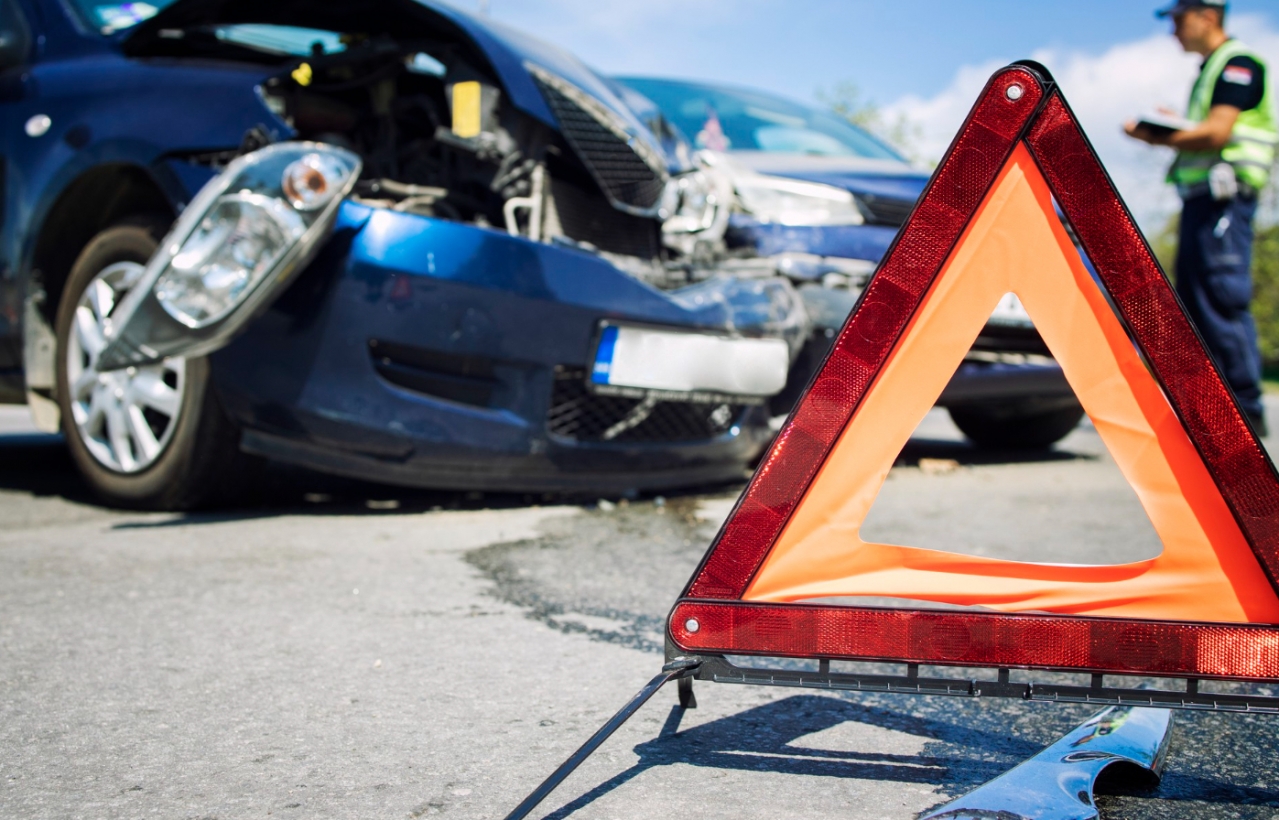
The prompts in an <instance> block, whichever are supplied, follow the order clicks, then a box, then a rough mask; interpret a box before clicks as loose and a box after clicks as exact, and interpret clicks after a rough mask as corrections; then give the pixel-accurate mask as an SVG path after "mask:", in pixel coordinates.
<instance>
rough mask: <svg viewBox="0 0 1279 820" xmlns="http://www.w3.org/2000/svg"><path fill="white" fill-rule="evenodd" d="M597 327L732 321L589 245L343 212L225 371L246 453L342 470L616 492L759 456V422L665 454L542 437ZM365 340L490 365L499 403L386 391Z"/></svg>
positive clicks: (230, 351)
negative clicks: (559, 373) (561, 384)
mask: <svg viewBox="0 0 1279 820" xmlns="http://www.w3.org/2000/svg"><path fill="white" fill-rule="evenodd" d="M602 318H609V319H624V320H629V321H633V322H644V323H649V324H660V325H669V326H684V327H699V326H700V327H708V328H716V327H722V326H723V321H724V317H723V315H722V314H721V313H720V312H719V309H718V308H716V307H712V308H706V309H704V310H700V311H690V310H686V309H684V308H681V307H679V306H677V305H676V304H675V303H674V302H672V301H671V300H670V299H669V298H667V297H666V296H664V295H663V294H661V293H660V292H658V291H655V290H653V289H652V288H649V287H648V286H646V285H644V284H642V283H640V282H638V281H636V280H634V279H631V278H630V277H628V276H626V275H625V274H623V273H621V272H620V271H618V270H617V269H616V268H613V267H612V266H611V265H609V264H607V263H605V262H603V261H601V260H600V259H598V258H597V257H594V256H592V255H590V254H587V253H584V252H581V251H577V250H573V249H568V248H558V247H555V246H551V245H545V244H539V243H534V242H530V241H528V240H525V239H522V238H518V237H510V236H507V235H505V234H502V233H498V232H496V231H492V230H489V229H484V228H477V227H473V226H469V225H461V224H457V223H451V222H445V221H442V220H436V219H430V218H426V217H420V216H413V215H410V214H399V213H394V212H391V211H386V210H380V209H379V210H374V209H369V208H365V207H362V206H359V205H354V204H351V203H347V204H345V205H344V206H343V210H342V213H341V216H340V220H339V224H338V226H337V229H336V232H335V236H334V240H333V241H332V242H331V243H330V247H329V248H327V249H326V251H324V252H323V253H322V255H321V257H320V259H318V260H317V261H316V263H314V264H313V265H312V266H311V268H309V269H308V270H307V272H306V273H305V274H304V275H303V277H302V278H301V279H300V280H299V281H298V282H297V283H295V284H294V285H293V286H292V287H291V288H290V290H289V292H287V293H286V294H285V295H284V296H283V297H281V298H280V300H279V301H278V302H277V303H276V304H275V305H274V306H273V307H272V308H271V310H270V311H269V312H268V313H267V314H266V315H265V316H263V317H262V318H261V319H259V320H258V321H257V322H255V323H254V324H253V325H252V326H251V328H250V330H249V331H248V332H247V333H246V334H245V335H244V336H242V337H241V338H240V339H238V340H236V341H235V342H234V343H232V344H231V345H230V346H229V347H227V348H226V349H224V350H222V351H219V352H218V353H216V354H214V356H213V360H214V363H215V365H216V368H215V373H216V374H217V378H218V384H219V392H220V394H221V395H222V396H224V397H225V401H226V404H227V407H228V409H229V410H230V411H231V412H232V413H233V414H234V415H235V416H236V418H237V420H239V421H240V422H241V423H242V424H244V425H245V426H246V427H247V428H248V429H249V430H250V431H251V432H250V434H249V435H248V436H247V438H246V441H247V443H248V445H249V447H250V448H251V449H253V450H255V451H257V452H260V453H263V454H265V455H271V456H276V457H280V458H284V459H287V460H291V461H294V462H301V463H306V464H311V465H313V466H317V467H321V468H323V469H326V470H328V471H330V472H339V473H344V474H348V475H353V476H356V477H363V478H376V479H377V480H381V481H399V482H403V483H410V484H431V483H438V484H440V485H441V486H452V487H485V486H493V485H494V484H495V483H497V484H500V485H501V486H502V487H504V488H507V489H526V490H535V489H539V488H541V489H545V488H546V487H547V486H548V482H552V483H553V484H554V486H557V487H560V488H568V489H582V490H586V489H592V488H596V487H598V486H599V484H598V483H597V482H600V481H605V482H607V481H610V480H611V481H613V482H614V483H615V484H620V485H621V486H626V487H636V488H643V487H646V486H665V485H668V484H670V483H672V479H673V478H674V477H675V476H676V475H678V474H679V473H680V471H693V472H694V473H699V472H700V474H701V475H702V477H703V478H704V479H706V480H714V479H721V480H722V479H724V478H728V477H736V476H737V475H740V467H738V468H736V469H735V470H734V469H733V468H731V467H730V466H729V465H731V464H733V463H738V464H740V462H741V460H743V459H745V458H748V457H749V456H750V455H751V454H752V453H753V452H754V451H755V450H757V449H758V448H759V447H760V446H761V444H762V443H763V442H764V440H765V436H764V434H763V433H762V428H760V426H759V425H754V426H751V425H744V426H743V425H739V426H737V427H736V428H735V429H734V430H730V431H728V432H726V433H724V434H723V435H721V436H719V437H716V438H713V439H710V440H706V441H702V442H697V443H693V444H685V445H681V446H677V447H667V448H660V449H659V448H653V447H650V446H628V445H620V444H594V445H592V444H580V443H575V442H569V441H562V440H557V439H556V438H555V437H554V436H551V435H549V434H548V433H547V432H546V429H545V427H544V425H543V424H542V423H541V420H542V419H544V418H545V416H546V412H547V398H548V396H549V395H550V393H551V389H550V388H551V385H550V379H551V377H552V375H551V374H552V372H553V370H554V368H556V367H560V366H569V367H576V368H580V369H582V370H585V369H586V368H587V365H588V363H589V362H588V356H589V353H590V350H591V347H592V343H593V341H594V338H595V335H596V333H597V331H598V327H599V323H600V320H601V319H602ZM370 339H376V341H377V342H379V343H381V344H383V345H411V346H414V347H420V348H426V349H430V350H433V351H440V352H442V353H445V354H449V355H455V356H459V357H474V358H478V359H484V360H486V361H491V362H493V363H495V367H494V378H495V380H496V381H497V383H498V386H497V388H496V389H495V390H494V393H493V399H492V401H491V403H490V406H487V407H476V406H467V405H465V404H462V403H458V402H453V401H447V400H445V399H440V398H433V397H431V396H425V395H422V394H420V393H415V392H413V391H408V390H404V389H402V388H399V387H397V386H395V385H394V384H391V383H389V382H387V381H386V380H384V379H383V378H381V377H380V376H379V375H378V374H377V373H376V372H375V370H374V368H373V366H372V364H371V357H373V358H375V357H376V356H377V355H378V354H377V349H376V347H374V348H372V349H371V348H370ZM264 350H271V351H287V352H286V353H285V354H284V355H273V356H263V355H262V351H264ZM303 363H305V366H301V367H299V366H298V365H299V364H303ZM753 412H755V413H757V412H758V411H750V410H748V411H746V413H747V414H750V413H753Z"/></svg>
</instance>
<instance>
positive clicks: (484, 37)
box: [122, 0, 685, 170]
mask: <svg viewBox="0 0 1279 820" xmlns="http://www.w3.org/2000/svg"><path fill="white" fill-rule="evenodd" d="M246 23H254V24H266V25H280V26H300V27H306V28H316V29H323V30H326V31H335V32H339V33H342V32H360V33H367V34H382V33H385V34H389V35H391V36H394V37H395V38H396V39H397V40H403V41H404V42H405V44H406V45H409V46H413V45H417V44H420V45H421V46H422V47H423V48H424V49H429V47H430V45H431V37H430V35H431V33H433V32H440V33H444V34H448V35H452V37H453V38H454V39H456V37H457V35H458V34H461V35H463V37H464V39H466V40H469V41H470V43H471V44H472V45H473V46H474V47H475V48H476V50H477V51H478V52H480V53H481V54H483V56H484V57H485V58H487V60H488V62H489V64H490V65H491V67H492V68H493V71H494V72H495V73H496V74H497V79H498V80H500V81H501V83H502V85H503V86H504V89H505V91H506V93H507V95H508V96H509V98H510V102H511V103H512V104H513V105H514V106H515V107H516V108H519V109H520V110H522V111H524V112H525V113H527V114H529V115H530V116H532V117H535V118H536V119H538V120H541V121H542V122H544V123H546V124H547V125H550V126H552V127H554V128H556V129H558V128H559V123H558V122H557V120H556V118H555V115H554V114H553V113H552V112H551V109H550V107H549V106H548V105H547V103H546V99H545V97H543V95H542V92H541V91H540V90H539V89H538V87H537V85H536V84H535V83H534V81H533V78H532V77H531V76H530V75H529V72H528V70H527V69H526V67H525V66H526V64H533V65H537V66H540V67H542V68H544V69H546V70H548V71H550V72H552V73H554V74H557V75H559V76H560V77H562V78H563V79H565V80H567V81H568V82H570V83H572V84H573V85H575V86H577V87H578V88H580V89H581V90H582V91H584V92H586V93H587V94H589V95H591V96H592V97H594V98H595V99H597V100H599V101H600V102H601V103H602V104H604V105H605V106H606V107H608V108H609V109H610V110H611V111H613V112H614V113H616V114H617V115H618V117H620V118H621V119H622V120H623V121H624V122H625V123H626V126H627V130H628V131H630V132H632V133H633V135H634V136H635V137H636V138H638V139H642V140H644V141H645V142H647V143H649V144H650V145H651V146H652V147H653V148H654V149H655V150H658V151H660V152H661V153H662V154H663V155H664V156H665V157H667V158H668V160H669V161H670V163H671V165H672V170H677V169H681V170H682V166H683V165H684V164H685V160H684V158H683V157H680V156H677V155H673V153H672V152H671V151H669V150H664V149H665V148H666V146H664V144H663V141H662V140H661V139H660V138H659V137H658V136H657V135H655V134H653V132H652V131H651V130H650V128H649V127H648V126H647V125H646V124H645V123H644V122H642V121H641V120H640V118H639V117H637V116H636V113H635V111H634V110H633V109H632V108H631V107H629V106H628V105H627V104H626V103H625V102H624V101H623V100H622V99H621V96H620V94H619V93H618V91H617V89H616V87H615V85H614V84H613V83H611V82H610V81H607V80H605V79H604V78H603V77H601V76H600V75H599V74H597V73H596V72H594V71H592V70H591V69H590V68H588V67H587V66H586V65H585V64H583V63H582V62H581V61H580V60H578V59H577V58H576V57H574V56H573V55H572V54H570V53H569V52H567V51H564V50H563V49H561V48H558V47H556V46H553V45H550V44H549V43H545V42H542V41H541V40H538V39H536V38H534V37H530V36H528V35H526V34H523V33H521V32H518V31H515V30H514V29H511V28H508V27H506V26H504V25H502V24H500V23H495V22H493V21H491V20H484V19H481V18H477V17H473V16H471V15H469V14H466V13H465V12H462V11H459V10H458V9H455V8H453V7H451V6H448V5H445V4H443V3H438V2H434V1H433V0H363V2H358V3H324V2H314V0H178V2H176V3H173V4H172V5H170V6H168V7H167V8H165V9H163V10H162V11H160V12H159V13H158V14H156V15H155V16H154V17H152V18H151V19H149V20H146V21H144V22H142V23H140V24H139V25H137V26H135V27H133V28H131V29H129V30H128V31H127V33H126V34H125V35H124V36H123V40H122V42H123V48H124V50H125V52H126V53H130V52H132V53H146V51H147V50H148V47H149V46H150V45H152V44H154V43H156V42H157V41H159V40H163V39H165V38H164V36H163V34H162V32H165V31H166V30H170V31H171V30H175V29H186V28H194V27H201V26H218V25H236V24H246ZM415 29H419V30H421V31H422V35H421V36H413V35H414V30H415ZM169 48H170V49H171V48H172V46H171V45H170V46H169ZM288 59H292V58H288Z"/></svg>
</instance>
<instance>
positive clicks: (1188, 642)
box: [668, 64, 1279, 680]
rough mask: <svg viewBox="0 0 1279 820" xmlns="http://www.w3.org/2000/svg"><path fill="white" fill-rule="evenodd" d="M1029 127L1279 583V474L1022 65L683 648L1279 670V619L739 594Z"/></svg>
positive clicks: (750, 508)
mask: <svg viewBox="0 0 1279 820" xmlns="http://www.w3.org/2000/svg"><path fill="white" fill-rule="evenodd" d="M1014 86H1017V87H1019V88H1018V90H1016V91H1013V92H1012V93H1010V89H1012V88H1013V87H1014ZM1023 140H1024V142H1025V144H1026V146H1027V148H1028V149H1029V151H1030V153H1031V156H1032V157H1034V159H1035V161H1036V163H1037V164H1038V165H1039V167H1040V170H1041V171H1042V173H1043V175H1044V178H1045V179H1046V180H1047V182H1048V185H1049V188H1050V189H1051V191H1052V194H1053V196H1054V197H1055V198H1056V199H1057V201H1058V204H1059V205H1060V207H1061V209H1062V211H1063V212H1064V213H1065V215H1066V217H1067V218H1068V220H1069V221H1070V223H1071V225H1072V227H1073V228H1074V230H1075V233H1076V235H1077V236H1078V238H1079V241H1080V244H1081V246H1082V247H1083V249H1084V252H1085V253H1086V254H1087V255H1088V257H1089V259H1090V260H1091V261H1092V263H1093V265H1094V267H1095V268H1096V270H1097V273H1098V275H1099V277H1100V279H1101V281H1102V283H1103V284H1104V286H1105V288H1106V289H1107V290H1108V291H1109V293H1110V296H1111V297H1112V299H1113V301H1114V304H1115V305H1116V308H1117V312H1118V314H1119V316H1120V318H1121V320H1122V321H1123V322H1124V323H1125V324H1126V326H1127V329H1128V331H1129V333H1130V335H1131V336H1132V337H1133V338H1134V339H1135V340H1136V342H1137V343H1138V345H1139V347H1140V348H1141V350H1142V352H1143V354H1144V355H1145V356H1146V359H1147V361H1148V363H1149V365H1150V367H1151V370H1152V372H1153V373H1154V376H1155V378H1156V379H1157V380H1158V382H1159V384H1160V385H1161V387H1162V388H1163V389H1164V391H1165V393H1166V395H1167V396H1168V399H1169V402H1170V404H1171V405H1172V407H1173V409H1174V411H1175V412H1176V413H1177V415H1178V416H1179V418H1180V419H1181V421H1182V423H1183V425H1184V426H1185V429H1186V431H1187V434H1188V435H1189V437H1190V440H1191V441H1192V442H1193V443H1194V445H1195V447H1196V448H1197V449H1198V451H1199V453H1200V455H1201V456H1202V458H1203V460H1204V463H1205V465H1206V466H1207V468H1208V471H1209V473H1210V474H1211V475H1212V477H1213V479H1214V480H1215V481H1216V483H1217V485H1218V488H1219V489H1220V491H1221V493H1222V496H1223V498H1224V499H1225V501H1226V503H1227V504H1228V505H1229V507H1230V509H1231V511H1232V513H1233V514H1234V516H1235V518H1236V520H1237V521H1238V523H1239V525H1240V528H1241V530H1242V531H1243V533H1244V535H1245V537H1246V538H1247V540H1248V542H1249V545H1250V546H1251V547H1252V550H1253V552H1254V554H1255V555H1256V556H1257V559H1258V562H1259V563H1260V564H1261V566H1262V567H1263V568H1264V569H1265V571H1266V573H1267V576H1268V577H1269V579H1270V581H1271V584H1272V585H1274V586H1275V588H1276V589H1277V590H1279V583H1276V579H1279V476H1277V475H1276V473H1275V470H1274V467H1273V466H1272V465H1271V463H1270V461H1269V459H1268V458H1267V456H1266V454H1265V451H1264V450H1263V449H1262V446H1261V444H1260V442H1259V441H1258V440H1257V438H1256V436H1255V435H1254V434H1253V432H1252V429H1251V427H1249V425H1248V424H1247V422H1246V421H1245V420H1244V417H1243V414H1242V412H1241V411H1240V409H1239V407H1238V405H1237V404H1236V402H1235V400H1234V397H1233V395H1232V394H1231V392H1230V391H1229V389H1228V388H1227V387H1226V386H1225V383H1224V381H1223V380H1222V378H1221V376H1220V374H1219V373H1218V371H1217V369H1216V367H1215V366H1214V365H1213V364H1212V361H1211V359H1210V358H1209V356H1208V354H1207V352H1206V350H1205V348H1204V345H1203V342H1202V340H1201V339H1200V338H1199V336H1198V334H1197V333H1196V331H1195V330H1194V328H1193V327H1192V326H1191V324H1190V322H1189V320H1188V319H1187V318H1186V315H1185V313H1184V311H1183V309H1182V307H1181V305H1180V302H1179V301H1178V300H1177V297H1176V296H1175V294H1174V293H1173V291H1172V289H1171V287H1170V286H1169V284H1168V280H1167V279H1166V278H1165V277H1164V275H1163V273H1162V272H1161V271H1160V269H1159V266H1158V263H1156V261H1155V259H1154V256H1153V254H1152V253H1151V251H1150V248H1149V246H1148V245H1147V244H1146V242H1145V239H1144V238H1143V237H1142V234H1141V233H1140V231H1139V230H1138V229H1137V226H1136V223H1135V222H1134V221H1133V219H1132V216H1131V214H1129V212H1128V210H1127V208H1126V207H1125V206H1124V204H1123V201H1122V200H1121V199H1120V197H1119V194H1118V192H1117V191H1116V190H1115V188H1114V185H1113V184H1112V183H1111V181H1110V178H1109V176H1108V175H1107V174H1106V171H1105V169H1104V168H1103V167H1102V165H1101V162H1100V161H1099V160H1098V158H1097V156H1096V153H1095V152H1094V151H1093V149H1092V146H1091V145H1090V144H1089V142H1088V139H1087V137H1086V136H1085V135H1084V133H1083V130H1082V129H1081V128H1080V127H1079V123H1078V121H1077V120H1076V119H1075V117H1074V115H1073V113H1072V112H1071V111H1070V108H1069V106H1068V105H1067V104H1066V102H1065V100H1064V98H1063V97H1062V96H1061V93H1060V91H1058V90H1057V89H1056V88H1055V86H1054V85H1053V84H1052V83H1051V82H1050V81H1046V80H1044V79H1042V78H1041V76H1040V74H1039V72H1038V71H1037V70H1036V68H1035V67H1031V66H1029V65H1020V64H1014V65H1012V66H1009V67H1007V68H1005V69H1002V70H1000V71H999V72H996V74H995V75H994V76H993V77H992V78H991V80H990V82H989V83H988V84H987V86H986V89H985V90H984V92H983V93H982V95H981V97H980V98H979V99H978V102H977V104H976V105H975V106H974V108H973V110H972V112H971V113H970V114H969V116H968V119H967V121H966V122H965V123H964V126H963V128H962V129H961V130H960V132H959V135H958V136H957V137H956V139H955V141H954V143H953V144H952V145H951V147H950V150H949V151H948V152H947V154H946V157H945V159H944V160H943V161H942V164H941V165H940V166H939V167H938V169H937V172H936V173H935V174H934V176H933V179H932V180H931V181H930V183H929V185H928V188H927V189H926V190H925V192H924V195H923V197H922V198H921V200H920V202H919V203H918V205H917V206H916V208H915V210H914V212H913V213H912V215H911V217H910V219H909V220H908V221H907V223H906V225H905V226H904V228H903V229H902V231H901V232H900V233H899V235H898V237H897V240H896V241H895V242H894V244H893V246H892V247H891V248H890V250H889V252H888V254H887V255H886V256H885V259H884V261H883V263H882V264H881V266H880V268H879V270H878V271H877V272H876V274H875V276H874V277H873V278H872V280H871V282H870V284H869V285H868V286H867V288H866V290H865V292H864V293H863V294H862V297H861V299H860V300H859V302H858V304H857V306H856V307H855V308H854V310H853V312H852V313H851V314H850V316H849V318H848V321H847V322H846V323H845V325H844V328H843V330H842V331H841V332H840V335H839V338H838V339H837V340H836V342H835V344H834V346H833V348H832V350H831V352H830V354H829V356H828V358H827V360H826V362H825V364H824V366H823V367H822V369H821V370H820V372H819V373H818V374H817V376H816V377H815V378H814V380H813V382H812V383H811V384H810V385H809V388H808V390H807V392H806V393H805V395H804V397H803V398H802V399H801V401H800V402H799V404H798V406H797V407H796V409H795V411H794V412H793V413H792V415H791V417H790V419H789V420H788V421H787V423H786V425H785V426H784V427H783V428H782V430H781V432H780V434H779V435H778V437H777V440H776V441H775V442H774V444H773V446H772V448H771V449H770V450H769V452H768V455H767V456H766V457H765V459H764V460H763V462H761V464H760V466H759V468H758V469H757V470H756V472H755V475H754V477H753V478H752V480H751V482H750V484H749V485H748V487H747V488H746V491H745V492H744V493H743V495H742V497H741V499H739V501H738V503H737V506H736V507H735V508H734V510H733V512H732V514H731V515H730V516H729V518H728V520H727V521H726V522H725V524H724V526H723V528H722V529H721V530H720V533H719V535H718V536H717V538H716V540H715V542H714V543H713V545H712V546H711V548H710V550H709V551H708V552H707V554H706V557H705V558H703V560H702V564H701V566H700V567H698V569H697V571H696V572H695V573H694V575H693V578H692V580H691V581H690V582H689V585H688V587H687V588H686V589H685V591H684V594H683V596H682V597H681V599H680V601H679V602H678V603H676V605H675V607H674V609H673V610H672V612H671V615H670V618H669V620H668V632H669V636H670V638H671V640H672V641H673V643H674V644H675V645H676V646H677V647H679V648H680V649H681V650H683V651H685V652H693V653H697V652H707V653H722V654H744V655H749V654H755V655H769V656H785V657H805V658H836V659H857V660H889V661H906V662H911V663H933V664H950V665H966V666H1003V667H1007V666H1017V667H1026V668H1050V669H1070V670H1075V669H1077V670H1081V671H1092V672H1112V673H1127V674H1139V675H1140V674H1148V675H1161V676H1186V677H1216V678H1233V679H1244V680H1279V626H1273V627H1272V626H1269V625H1256V624H1204V623H1170V622H1159V621H1145V620H1130V619H1114V618H1094V617H1081V616H1066V615H1038V614H1016V613H994V612H990V613H987V612H970V611H965V612H941V611H938V610H914V609H879V608H874V607H846V606H827V605H814V604H775V603H751V602H745V601H742V600H741V598H742V595H743V594H744V593H745V591H746V589H747V587H748V586H749V584H750V582H751V579H752V578H753V577H754V575H755V573H756V572H757V571H758V569H759V567H760V566H761V564H762V563H763V561H764V559H765V558H766V556H767V555H768V553H769V551H770V550H771V549H772V547H773V545H774V544H775V543H776V541H777V539H778V538H779V536H780V535H781V533H782V530H783V528H784V527H785V526H786V524H787V522H788V521H789V519H790V517H791V515H792V514H793V513H794V511H795V509H796V508H797V506H798V505H799V503H800V501H801V499H803V497H804V495H805V493H806V492H807V491H808V488H809V486H810V485H811V483H812V481H813V479H814V478H815V476H816V475H817V473H818V471H819V470H820V468H821V466H822V464H823V463H824V461H825V459H826V457H827V455H828V454H829V453H830V451H831V449H832V448H833V446H834V445H835V442H836V441H837V440H838V438H839V436H840V434H841V432H842V431H843V430H844V428H845V426H846V425H847V424H848V422H849V420H850V419H851V418H852V416H853V414H854V412H855V411H856V410H857V408H858V406H859V404H860V403H861V401H862V399H863V398H864V397H865V395H866V393H867V390H868V389H869V387H870V385H871V384H872V383H873V382H874V380H875V378H876V376H877V375H878V373H879V372H880V370H881V369H882V368H883V366H884V365H885V363H886V362H887V361H888V358H889V355H890V353H891V352H892V350H893V349H894V347H895V346H896V345H897V343H898V341H899V339H900V338H901V336H902V334H903V332H904V331H905V330H906V328H907V326H908V324H909V322H910V320H911V318H912V316H913V315H914V314H915V312H916V310H917V309H918V308H919V305H920V303H921V301H922V300H923V298H924V296H925V294H926V293H927V292H928V290H929V288H930V287H931V286H932V284H933V282H934V280H935V279H936V277H937V276H938V274H939V273H940V272H941V270H942V268H943V266H944V264H945V262H946V260H947V258H948V257H949V255H950V254H951V252H952V250H953V249H954V247H955V244H956V243H957V242H958V241H959V239H960V237H961V236H962V234H963V232H964V230H965V228H966V227H967V225H968V223H969V221H970V220H971V219H972V217H973V215H974V214H975V213H976V211H977V209H978V206H979V205H980V204H981V202H982V200H983V198H984V197H985V196H986V194H987V192H988V191H989V190H990V187H991V185H992V184H993V183H994V181H995V179H996V177H997V176H998V174H999V172H1000V170H1001V169H1002V168H1003V166H1004V164H1005V162H1006V161H1007V160H1008V158H1009V156H1010V155H1011V153H1012V151H1013V149H1014V147H1015V146H1016V145H1017V143H1018V142H1019V141H1023ZM690 620H693V621H695V622H696V624H697V629H696V631H690V630H689V629H688V628H687V625H688V623H689V622H690Z"/></svg>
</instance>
